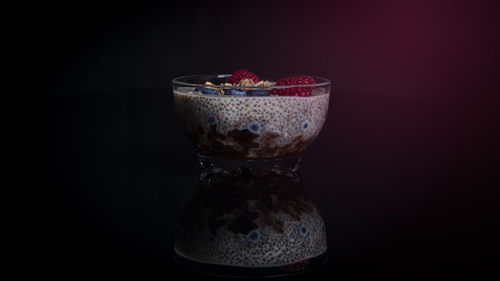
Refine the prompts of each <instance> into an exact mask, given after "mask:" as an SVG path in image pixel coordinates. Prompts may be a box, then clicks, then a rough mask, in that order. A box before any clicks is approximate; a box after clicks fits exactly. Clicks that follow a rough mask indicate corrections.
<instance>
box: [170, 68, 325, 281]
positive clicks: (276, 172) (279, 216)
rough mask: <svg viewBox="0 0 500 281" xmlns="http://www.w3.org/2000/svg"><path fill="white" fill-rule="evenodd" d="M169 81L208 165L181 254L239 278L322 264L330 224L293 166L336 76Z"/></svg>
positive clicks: (181, 235) (178, 247)
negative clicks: (326, 227)
mask: <svg viewBox="0 0 500 281" xmlns="http://www.w3.org/2000/svg"><path fill="white" fill-rule="evenodd" d="M172 83H173V92H174V102H175V110H176V114H177V118H178V121H179V124H180V126H181V128H182V130H183V131H184V133H185V135H186V136H187V137H188V138H189V140H190V141H191V142H192V143H193V144H194V146H195V147H196V150H197V152H198V156H199V160H200V164H201V167H202V173H201V176H200V184H199V186H198V190H197V193H196V196H195V197H194V198H193V200H192V201H191V203H189V204H188V205H187V206H186V209H185V215H184V216H183V219H182V221H181V224H180V227H179V229H178V235H177V238H176V242H175V246H174V252H175V256H176V259H177V260H178V261H179V262H181V263H182V264H184V265H186V266H188V267H190V268H191V269H196V270H198V271H201V272H204V273H212V274H221V275H234V276H273V275H282V274H290V273H296V272H302V271H305V270H308V269H311V268H313V267H315V266H317V265H319V264H321V263H322V262H324V261H325V260H326V250H327V247H326V232H325V226H324V222H323V219H322V218H321V216H320V214H319V211H318V209H317V208H316V207H315V206H314V204H313V203H312V202H311V201H310V200H308V199H307V197H306V196H305V193H304V192H303V189H302V181H301V180H300V176H299V175H298V171H297V170H298V168H299V162H300V157H301V155H302V154H303V153H304V151H305V150H306V148H307V146H308V145H309V144H311V142H312V141H313V140H314V139H315V138H316V137H317V136H318V134H319V132H320V130H321V128H322V126H323V124H324V122H325V120H326V117H327V112H328V103H329V97H330V85H331V83H330V81H329V80H328V79H325V78H320V77H311V76H305V75H301V76H294V77H286V78H281V79H272V78H262V77H257V75H255V74H254V73H251V72H249V71H246V70H238V71H236V72H234V73H233V74H222V75H192V76H183V77H179V78H176V79H174V80H173V82H172ZM207 198H210V199H209V200H208V199H207ZM207 200H208V201H207Z"/></svg>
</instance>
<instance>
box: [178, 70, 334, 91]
mask: <svg viewBox="0 0 500 281" xmlns="http://www.w3.org/2000/svg"><path fill="white" fill-rule="evenodd" d="M230 76H231V74H217V75H199V74H196V75H184V76H179V77H176V78H174V79H172V84H173V85H179V86H187V87H210V88H216V89H241V88H245V89H255V90H258V89H266V90H269V89H289V88H297V87H324V86H329V85H331V83H332V82H331V81H330V80H329V79H327V78H323V77H319V76H310V77H312V78H314V80H316V81H322V82H319V83H316V84H309V85H284V86H275V85H274V84H275V82H274V84H271V86H235V85H231V86H228V85H216V84H214V85H207V84H198V83H190V82H184V81H180V80H185V79H188V78H194V77H213V78H218V79H221V78H227V77H230ZM272 83H273V82H272Z"/></svg>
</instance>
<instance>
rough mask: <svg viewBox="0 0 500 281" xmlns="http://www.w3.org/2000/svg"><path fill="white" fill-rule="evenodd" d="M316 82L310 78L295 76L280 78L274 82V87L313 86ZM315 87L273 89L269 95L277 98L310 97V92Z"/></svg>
mask: <svg viewBox="0 0 500 281" xmlns="http://www.w3.org/2000/svg"><path fill="white" fill-rule="evenodd" d="M314 84H316V80H314V78H312V77H310V76H296V77H286V78H281V79H280V80H278V82H276V86H292V85H314ZM315 88H316V87H291V88H286V89H273V90H272V92H271V94H273V95H278V96H299V97H310V96H312V90H314V89H315Z"/></svg>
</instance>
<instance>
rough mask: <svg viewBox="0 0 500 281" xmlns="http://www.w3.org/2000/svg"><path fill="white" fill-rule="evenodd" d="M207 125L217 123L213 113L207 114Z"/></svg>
mask: <svg viewBox="0 0 500 281" xmlns="http://www.w3.org/2000/svg"><path fill="white" fill-rule="evenodd" d="M208 125H210V126H213V125H217V117H216V116H214V115H210V116H208Z"/></svg>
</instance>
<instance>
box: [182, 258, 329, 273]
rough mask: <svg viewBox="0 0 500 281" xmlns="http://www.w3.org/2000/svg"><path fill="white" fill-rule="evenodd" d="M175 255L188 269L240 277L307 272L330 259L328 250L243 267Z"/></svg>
mask: <svg viewBox="0 0 500 281" xmlns="http://www.w3.org/2000/svg"><path fill="white" fill-rule="evenodd" d="M173 257H174V260H175V261H176V262H177V263H178V264H179V265H181V266H182V267H184V268H185V269H187V270H190V271H193V272H196V273H200V274H205V275H212V276H221V277H240V278H252V277H254V278H259V277H280V276H288V275H294V274H300V273H305V272H309V271H313V270H317V269H318V268H319V267H321V266H322V265H323V264H325V263H326V261H327V260H328V254H327V252H324V253H323V254H321V255H319V256H317V257H313V258H310V259H306V260H303V261H301V262H298V263H294V264H290V265H284V266H269V267H241V266H229V265H219V264H210V263H204V262H199V261H194V260H191V259H188V258H185V257H183V256H181V255H179V254H177V253H175V251H174V254H173Z"/></svg>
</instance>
